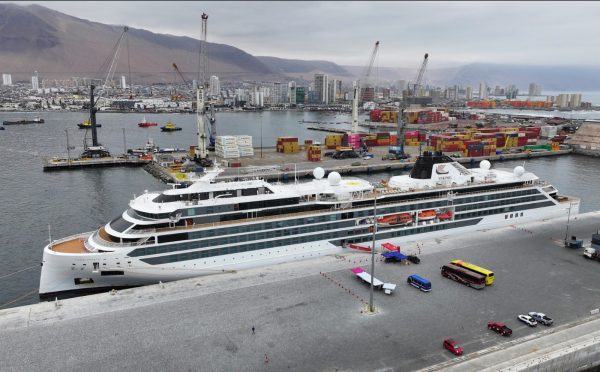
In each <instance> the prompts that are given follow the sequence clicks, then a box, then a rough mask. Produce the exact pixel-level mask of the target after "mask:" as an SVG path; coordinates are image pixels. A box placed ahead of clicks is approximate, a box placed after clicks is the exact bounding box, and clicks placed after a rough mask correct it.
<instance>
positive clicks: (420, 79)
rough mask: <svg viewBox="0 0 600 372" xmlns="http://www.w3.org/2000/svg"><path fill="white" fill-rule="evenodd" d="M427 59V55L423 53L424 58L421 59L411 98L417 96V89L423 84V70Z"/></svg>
mask: <svg viewBox="0 0 600 372" xmlns="http://www.w3.org/2000/svg"><path fill="white" fill-rule="evenodd" d="M428 58H429V53H425V58H423V63H422V64H421V68H420V69H419V73H418V75H417V79H416V80H415V85H414V88H413V97H416V96H417V89H418V88H419V87H420V86H421V84H422V82H423V75H424V74H425V68H426V67H427V60H428Z"/></svg>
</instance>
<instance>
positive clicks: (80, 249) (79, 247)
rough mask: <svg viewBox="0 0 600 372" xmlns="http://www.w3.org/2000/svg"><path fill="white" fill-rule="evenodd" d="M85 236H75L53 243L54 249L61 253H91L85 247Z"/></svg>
mask: <svg viewBox="0 0 600 372" xmlns="http://www.w3.org/2000/svg"><path fill="white" fill-rule="evenodd" d="M84 243H85V238H73V239H69V240H65V241H62V242H60V243H55V244H52V248H51V249H52V250H53V251H54V252H59V253H89V251H88V250H87V249H86V248H85V244H84Z"/></svg>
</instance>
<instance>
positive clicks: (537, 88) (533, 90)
mask: <svg viewBox="0 0 600 372" xmlns="http://www.w3.org/2000/svg"><path fill="white" fill-rule="evenodd" d="M529 95H530V96H541V95H542V86H541V85H538V84H536V83H531V84H529Z"/></svg>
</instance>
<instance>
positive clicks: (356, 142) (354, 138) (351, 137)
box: [347, 133, 360, 151]
mask: <svg viewBox="0 0 600 372" xmlns="http://www.w3.org/2000/svg"><path fill="white" fill-rule="evenodd" d="M347 139H348V146H349V147H352V148H353V149H354V150H357V151H358V150H360V134H358V133H348V135H347Z"/></svg>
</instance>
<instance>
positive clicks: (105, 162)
mask: <svg viewBox="0 0 600 372" xmlns="http://www.w3.org/2000/svg"><path fill="white" fill-rule="evenodd" d="M149 162H150V161H149V160H141V159H139V158H137V157H110V158H94V159H66V158H60V159H55V158H53V159H44V162H43V168H44V171H55V170H68V169H79V168H98V167H115V166H134V167H135V166H141V165H144V164H148V163H149Z"/></svg>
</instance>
